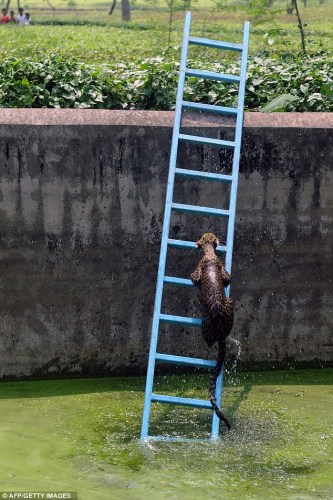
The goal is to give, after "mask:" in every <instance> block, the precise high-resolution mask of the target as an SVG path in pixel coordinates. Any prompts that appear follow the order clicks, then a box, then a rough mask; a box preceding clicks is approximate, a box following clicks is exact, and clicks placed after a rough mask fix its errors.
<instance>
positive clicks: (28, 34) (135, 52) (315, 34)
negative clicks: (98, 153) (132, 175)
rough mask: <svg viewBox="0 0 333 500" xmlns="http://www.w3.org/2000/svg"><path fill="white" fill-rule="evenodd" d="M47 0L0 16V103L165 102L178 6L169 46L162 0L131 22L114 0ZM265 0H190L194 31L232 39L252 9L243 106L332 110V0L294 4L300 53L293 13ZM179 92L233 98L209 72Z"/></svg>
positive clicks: (171, 88)
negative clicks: (18, 20)
mask: <svg viewBox="0 0 333 500" xmlns="http://www.w3.org/2000/svg"><path fill="white" fill-rule="evenodd" d="M110 3H111V2H110ZM51 4H52V5H54V7H55V9H56V10H55V11H52V10H50V9H49V10H47V9H46V7H47V4H46V2H45V0H43V1H42V0H33V1H32V3H31V4H30V3H29V5H25V7H26V8H29V11H30V12H31V14H32V18H33V21H34V25H33V26H29V27H26V28H23V29H19V28H18V27H17V26H15V25H14V26H13V25H6V26H0V43H1V47H2V52H1V56H0V106H3V107H5V106H10V107H41V106H47V107H91V108H113V109H114V108H115V109H163V110H168V109H172V108H173V106H174V100H175V88H176V81H177V70H178V62H179V57H180V44H181V38H182V29H183V19H184V13H183V12H181V11H176V12H175V13H174V16H173V24H172V33H171V46H169V45H168V37H169V32H168V29H169V13H168V8H167V3H166V2H165V1H162V0H160V1H156V2H150V3H149V2H145V1H143V0H138V1H137V2H136V3H135V4H133V6H132V7H133V9H135V10H133V12H132V22H129V23H124V22H122V21H121V15H120V8H119V5H118V7H117V9H116V10H115V12H114V14H113V15H112V16H108V15H107V12H108V8H109V6H110V5H109V3H108V2H102V3H95V2H94V0H78V1H77V2H76V5H75V9H74V10H73V9H72V10H71V9H68V8H67V5H66V3H64V0H55V1H54V2H51ZM266 4H267V2H266V0H253V1H252V2H249V1H248V0H244V2H243V3H242V4H240V3H237V2H236V3H232V2H231V0H219V1H218V2H216V3H215V2H213V1H208V0H207V1H204V0H198V1H197V2H194V3H193V5H192V11H193V22H192V32H193V33H194V34H196V35H199V36H201V35H203V36H207V37H210V38H217V39H225V40H229V41H234V42H239V41H240V40H241V31H242V25H243V21H244V20H245V19H248V18H250V19H251V21H252V27H251V44H250V59H249V71H248V82H247V93H246V109H248V110H257V109H263V110H266V111H272V110H290V111H332V109H333V88H332V67H333V57H332V51H331V50H330V49H331V47H332V28H333V20H332V18H331V16H330V11H331V7H332V5H331V4H332V0H324V3H323V4H320V3H319V2H318V1H317V0H309V1H308V6H307V7H306V8H304V7H303V5H301V6H300V8H301V16H302V20H303V23H304V25H305V41H306V47H307V53H306V55H305V54H304V53H303V52H302V50H301V44H300V34H299V29H298V27H297V22H296V18H295V16H294V15H287V14H286V12H285V7H286V4H285V2H283V0H275V2H274V5H273V9H268V8H267V7H266ZM41 8H43V10H41ZM34 9H36V10H34ZM147 9H148V10H147ZM191 50H192V52H191V54H190V57H192V58H193V60H195V61H196V63H197V67H204V68H210V69H212V70H213V69H214V68H215V69H218V68H220V70H223V69H224V68H226V67H227V66H228V64H229V63H231V65H232V71H237V63H236V61H233V60H230V59H229V56H227V59H225V58H224V59H221V54H220V53H219V52H218V51H207V50H203V49H201V51H200V49H198V48H193V49H191ZM227 63H228V64H227ZM187 92H188V94H189V96H190V97H191V98H192V99H194V100H196V101H198V102H209V103H212V104H213V103H216V104H222V103H223V104H225V105H228V104H233V99H234V98H233V96H234V89H231V94H229V93H227V89H226V87H225V86H223V85H221V84H216V83H214V82H203V81H200V80H199V81H194V80H193V79H189V80H188V82H187ZM189 96H188V97H189ZM276 98H278V99H277V100H276ZM272 101H273V102H272ZM267 105H268V106H267Z"/></svg>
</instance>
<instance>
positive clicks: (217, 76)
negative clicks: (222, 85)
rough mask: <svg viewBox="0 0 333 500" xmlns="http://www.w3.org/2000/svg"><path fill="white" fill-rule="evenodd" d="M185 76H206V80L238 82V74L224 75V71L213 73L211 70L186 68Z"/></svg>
mask: <svg viewBox="0 0 333 500" xmlns="http://www.w3.org/2000/svg"><path fill="white" fill-rule="evenodd" d="M185 74H186V76H194V77H195V78H206V79H207V80H216V81H217V82H230V83H239V82H240V76H238V75H225V74H224V73H213V72H212V71H200V70H199V69H191V68H186V71H185Z"/></svg>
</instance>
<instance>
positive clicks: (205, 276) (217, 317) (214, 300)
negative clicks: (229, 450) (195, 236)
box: [191, 233, 234, 429]
mask: <svg viewBox="0 0 333 500" xmlns="http://www.w3.org/2000/svg"><path fill="white" fill-rule="evenodd" d="M218 245H219V240H218V238H217V237H216V236H215V235H214V234H213V233H204V234H203V235H202V236H201V238H200V239H199V240H198V241H197V243H196V247H197V248H199V249H201V250H202V252H203V256H202V257H201V259H200V261H199V263H198V265H197V267H196V269H195V271H194V272H193V273H192V274H191V280H192V283H193V285H194V286H197V287H198V288H199V290H200V295H201V297H200V298H201V305H202V312H203V318H202V327H201V328H202V335H203V338H204V340H205V341H206V343H207V345H208V347H209V348H210V347H212V346H213V345H214V344H215V343H217V346H218V356H217V362H216V366H215V368H214V370H213V373H212V376H211V379H210V385H209V399H210V403H211V405H212V407H213V409H214V411H215V413H216V415H217V416H218V417H219V418H220V420H221V421H223V422H224V423H225V425H226V426H227V428H228V429H230V423H229V421H228V419H227V418H226V417H225V415H224V413H223V412H222V410H221V409H220V408H219V407H218V405H217V402H216V394H215V393H216V381H217V378H218V376H219V374H220V373H221V370H222V367H223V363H224V360H225V355H226V339H227V337H228V336H229V335H230V332H231V330H232V326H233V322H234V305H233V301H232V300H231V299H230V298H229V297H227V296H226V293H225V288H226V287H228V286H229V285H230V282H231V276H230V274H229V273H228V272H227V271H226V269H225V268H224V265H223V264H222V262H221V260H220V259H219V257H218V256H217V255H216V248H217V246H218Z"/></svg>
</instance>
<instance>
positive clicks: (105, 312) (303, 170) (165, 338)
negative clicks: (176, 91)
mask: <svg viewBox="0 0 333 500" xmlns="http://www.w3.org/2000/svg"><path fill="white" fill-rule="evenodd" d="M124 113H126V112H124ZM132 115H133V114H132ZM132 115H131V116H132ZM157 115H158V113H156V115H155V116H157ZM290 116H292V115H291V114H290V115H288V118H286V124H288V121H287V120H290ZM157 121H158V118H157ZM171 132H172V129H171V126H170V124H166V125H164V124H163V122H162V121H161V123H159V124H158V126H152V125H147V126H145V125H144V124H142V123H139V124H138V125H136V124H135V123H133V120H132V123H130V124H128V125H126V124H112V123H111V124H110V125H101V124H100V125H99V124H89V123H88V124H87V125H75V124H71V125H65V124H63V125H61V124H58V125H47V124H45V125H34V124H33V123H32V124H29V125H23V124H17V125H10V124H9V125H8V124H1V123H0V273H1V278H0V338H1V342H0V376H1V377H2V378H5V377H29V376H30V377H45V376H55V375H56V376H68V375H71V374H82V375H104V374H125V373H144V372H145V368H146V364H147V356H148V349H149V339H150V326H151V318H152V310H153V301H154V293H155V284H156V273H157V265H158V256H159V245H160V237H161V224H162V218H163V208H164V197H165V188H166V181H167V173H168V159H169V151H170V141H171ZM186 132H187V133H191V132H192V133H202V130H201V129H200V127H198V126H197V125H196V126H195V127H187V128H186ZM204 133H205V135H209V134H211V135H212V136H214V134H215V136H218V135H219V128H218V125H216V124H215V125H211V126H210V128H209V127H208V128H205V130H204ZM232 134H233V128H232V127H229V128H228V130H227V134H226V136H225V137H227V138H228V136H232ZM243 137H244V140H243V148H242V158H241V165H240V180H239V190H238V209H237V220H236V233H235V246H234V261H233V270H232V297H233V298H234V300H235V306H236V315H235V325H234V330H233V334H232V335H233V337H235V338H237V339H238V340H241V343H242V361H243V362H244V363H248V364H255V363H260V362H267V363H271V364H273V365H274V364H277V363H281V362H293V361H298V362H302V361H308V362H314V361H316V360H319V361H321V362H331V361H332V360H333V356H332V353H333V351H332V345H333V342H332V329H333V328H332V326H333V324H332V323H333V320H332V311H333V295H332V278H333V276H332V274H333V272H332V269H333V266H332V257H333V256H332V253H333V189H332V186H333V136H332V128H330V127H327V126H323V127H322V128H320V127H316V128H309V127H305V128H303V127H302V126H290V127H289V126H288V125H285V126H279V127H268V126H264V127H261V126H260V125H256V126H246V127H245V129H244V136H243ZM178 160H179V165H180V166H183V167H191V168H193V169H203V170H207V171H208V170H210V171H214V172H227V171H228V170H229V169H230V153H226V154H224V153H221V152H220V151H218V150H216V149H215V150H214V149H209V148H203V147H197V146H194V145H187V146H184V147H182V148H181V150H180V153H179V158H178ZM221 189H224V187H222V188H221V186H219V185H214V186H212V185H211V184H209V183H207V182H201V183H197V182H193V181H190V180H187V181H186V180H180V183H179V185H177V186H176V190H175V196H177V197H178V199H177V201H187V202H189V200H191V202H193V203H198V204H202V205H207V206H223V207H225V206H227V203H228V192H227V191H226V192H225V193H224V194H223V193H221ZM226 189H227V188H226ZM181 198H182V200H181ZM206 230H211V231H214V232H216V233H217V234H218V236H219V237H220V239H221V240H222V241H223V240H224V239H225V236H226V222H225V221H221V220H212V219H210V220H208V219H207V218H201V219H199V218H197V217H193V216H180V215H179V214H178V215H175V216H173V217H172V221H171V234H172V236H173V237H175V238H182V239H197V238H199V237H200V235H201V232H203V231H206ZM198 258H199V254H198V253H197V252H196V251H184V250H182V251H180V250H176V249H173V250H170V252H169V254H168V262H167V272H168V274H171V273H172V274H173V275H175V276H182V277H189V274H190V273H191V271H192V270H193V269H194V267H195V265H196V262H197V260H198ZM163 308H164V312H173V313H174V314H183V315H187V314H188V315H191V316H193V315H199V314H200V307H199V297H198V292H197V290H182V289H180V288H176V289H172V290H171V289H169V290H168V289H166V290H165V296H164V299H163ZM159 349H160V350H161V351H163V352H173V353H179V354H184V355H190V356H204V357H205V356H207V357H212V356H214V355H215V354H214V351H212V352H210V351H209V350H208V349H206V347H205V345H204V342H203V340H202V339H201V336H200V330H197V329H186V328H175V327H171V326H163V327H162V329H161V335H160V345H159Z"/></svg>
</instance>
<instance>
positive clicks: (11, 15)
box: [9, 10, 16, 23]
mask: <svg viewBox="0 0 333 500" xmlns="http://www.w3.org/2000/svg"><path fill="white" fill-rule="evenodd" d="M9 22H10V23H16V19H15V16H14V11H13V10H11V11H10V13H9Z"/></svg>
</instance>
